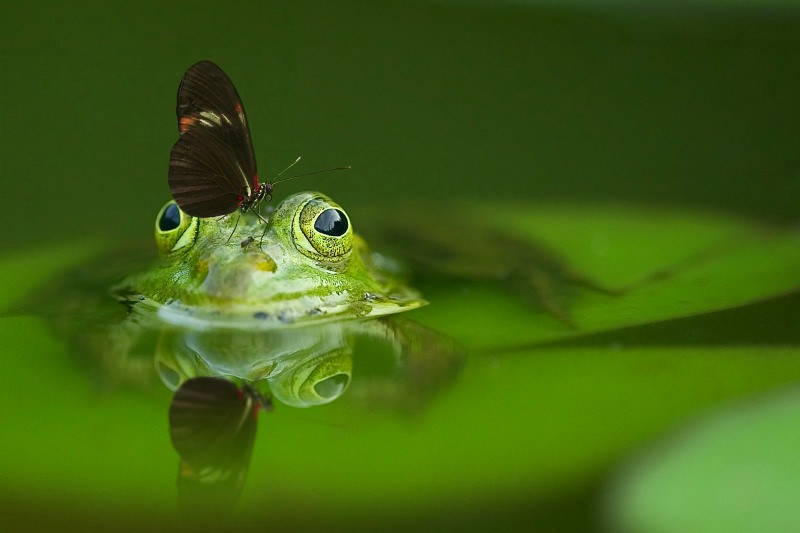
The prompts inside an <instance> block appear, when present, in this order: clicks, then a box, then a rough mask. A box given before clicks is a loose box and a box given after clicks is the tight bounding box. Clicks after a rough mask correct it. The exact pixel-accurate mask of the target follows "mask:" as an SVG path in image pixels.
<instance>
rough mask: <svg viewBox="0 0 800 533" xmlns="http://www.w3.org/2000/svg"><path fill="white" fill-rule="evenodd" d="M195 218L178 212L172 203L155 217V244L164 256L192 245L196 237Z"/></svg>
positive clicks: (168, 203)
mask: <svg viewBox="0 0 800 533" xmlns="http://www.w3.org/2000/svg"><path fill="white" fill-rule="evenodd" d="M197 224H198V221H197V219H196V218H193V217H190V216H189V215H187V214H186V213H184V212H183V211H181V210H180V208H179V207H178V206H177V204H175V202H174V201H170V202H167V203H166V204H165V205H164V207H162V208H161V211H159V212H158V215H157V216H156V228H155V229H156V244H157V245H158V249H159V251H160V252H161V253H162V254H164V255H166V254H169V253H172V252H174V251H177V250H180V249H181V248H185V247H187V246H190V245H191V244H194V240H195V237H196V236H197Z"/></svg>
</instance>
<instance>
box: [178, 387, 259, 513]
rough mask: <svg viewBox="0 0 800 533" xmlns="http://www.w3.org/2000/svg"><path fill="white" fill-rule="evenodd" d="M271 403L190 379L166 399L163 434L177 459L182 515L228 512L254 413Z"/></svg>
mask: <svg viewBox="0 0 800 533" xmlns="http://www.w3.org/2000/svg"><path fill="white" fill-rule="evenodd" d="M261 410H267V411H271V410H272V403H271V402H270V401H269V400H268V399H265V398H264V397H263V396H262V395H261V394H260V393H259V392H258V391H257V390H255V389H254V388H253V387H251V386H250V385H244V386H243V387H242V388H239V387H238V386H236V385H235V384H234V383H232V382H230V381H228V380H226V379H222V378H213V377H200V378H192V379H189V380H187V381H186V382H184V383H183V384H182V385H181V386H180V388H178V390H177V391H175V395H174V396H173V397H172V403H171V404H170V408H169V431H170V437H171V439H172V446H173V448H175V451H176V452H178V455H180V467H179V470H178V501H179V504H180V507H181V508H182V509H183V511H184V512H186V513H187V515H191V516H201V515H216V516H224V515H227V514H229V513H230V512H231V511H232V510H233V507H234V505H235V503H236V500H237V499H238V497H239V494H241V491H242V488H243V486H244V481H245V478H246V477H247V470H248V468H249V466H250V457H251V456H252V453H253V444H254V442H255V436H256V425H257V419H258V413H259V411H261Z"/></svg>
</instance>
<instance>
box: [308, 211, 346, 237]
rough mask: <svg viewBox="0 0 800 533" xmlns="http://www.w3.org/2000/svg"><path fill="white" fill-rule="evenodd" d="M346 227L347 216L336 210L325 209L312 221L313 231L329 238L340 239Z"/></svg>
mask: <svg viewBox="0 0 800 533" xmlns="http://www.w3.org/2000/svg"><path fill="white" fill-rule="evenodd" d="M348 227H349V223H348V222H347V215H345V214H344V213H342V212H341V211H339V210H338V209H326V210H325V211H323V212H322V213H320V214H319V216H317V220H315V221H314V229H315V230H317V231H318V232H320V233H322V234H324V235H328V236H330V237H341V236H342V235H344V234H345V233H347V228H348Z"/></svg>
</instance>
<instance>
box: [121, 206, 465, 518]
mask: <svg viewBox="0 0 800 533" xmlns="http://www.w3.org/2000/svg"><path fill="white" fill-rule="evenodd" d="M262 233H263V238H260V237H259V235H261V234H262ZM155 234H156V241H157V245H158V248H159V251H160V253H161V256H162V262H161V264H160V265H158V266H157V267H156V268H155V269H153V270H151V271H148V272H144V273H140V274H135V275H133V276H130V277H128V278H127V279H125V280H124V281H123V282H122V283H121V284H119V285H118V286H117V287H116V288H115V293H116V295H117V297H118V298H119V299H120V300H122V301H123V302H125V303H126V304H127V305H128V307H129V309H130V313H129V315H128V317H127V320H125V321H124V322H123V323H122V324H120V325H119V327H118V328H117V329H116V330H112V332H111V334H112V339H111V340H112V341H117V342H116V344H117V348H116V350H117V352H118V353H119V354H120V355H121V356H123V357H119V358H117V365H118V366H117V371H118V373H125V374H127V373H128V372H129V371H130V370H133V368H134V366H135V365H141V362H142V361H144V360H145V359H144V358H142V357H132V355H134V354H132V353H130V352H133V351H134V348H133V347H137V348H139V347H141V346H142V344H143V343H142V342H141V340H142V339H143V338H145V335H146V334H147V332H155V335H156V339H155V342H154V343H153V344H154V346H153V347H152V348H150V349H146V351H149V352H150V354H151V357H152V354H153V353H155V366H156V368H157V371H158V375H159V377H160V378H161V379H162V381H163V382H164V383H165V384H166V385H167V386H168V387H169V388H171V389H173V390H175V391H177V392H176V396H175V398H176V400H175V401H174V402H173V409H172V410H171V433H172V437H173V444H174V445H175V449H176V450H177V451H178V452H179V453H180V455H181V467H180V470H179V485H178V486H179V492H180V494H179V498H180V500H181V502H182V505H183V506H184V507H188V510H189V512H190V513H197V512H200V511H203V510H204V511H210V510H212V509H213V512H218V511H219V512H224V511H225V509H220V507H226V506H228V507H229V506H231V505H232V504H233V502H235V500H236V496H237V495H238V493H239V491H241V488H242V484H243V482H244V478H245V475H246V471H247V468H248V465H249V457H250V453H251V451H252V439H253V438H254V435H255V424H254V422H253V421H252V420H251V419H249V418H248V417H247V416H246V414H247V413H248V412H249V411H248V408H247V405H248V404H246V403H242V402H243V401H244V400H237V395H236V394H235V388H234V389H230V388H226V387H225V386H222V385H217V384H215V382H214V381H208V379H209V378H224V379H226V380H232V381H233V382H234V383H237V384H238V383H241V384H242V389H241V390H242V391H246V390H250V391H257V390H260V392H264V393H265V394H267V395H269V396H271V397H273V398H275V399H276V400H277V401H278V402H279V403H280V404H283V405H288V406H292V407H311V406H314V405H320V404H324V403H328V402H331V401H333V400H336V399H337V398H340V397H341V396H343V395H344V393H345V391H347V392H348V395H347V396H348V400H349V401H350V402H351V403H355V404H358V403H362V404H366V405H367V406H369V407H370V408H375V407H388V408H390V409H393V410H400V411H403V412H406V413H413V412H415V411H418V410H420V409H421V408H422V407H424V405H425V404H426V403H427V401H428V400H429V398H430V397H431V396H432V395H433V394H434V393H435V392H436V391H438V390H440V389H441V388H442V387H444V386H445V385H447V384H448V383H450V382H452V380H453V378H454V377H455V375H457V373H458V371H459V370H460V368H461V366H462V363H463V360H464V357H463V355H464V354H463V352H462V351H461V350H460V349H459V348H458V347H457V346H456V345H455V343H453V342H452V341H451V340H450V339H447V338H446V337H444V336H442V335H440V334H438V333H436V332H434V331H432V330H429V329H428V328H425V327H424V326H421V325H419V324H416V323H414V322H412V321H410V320H403V319H400V318H397V317H394V316H389V315H394V314H397V313H400V312H403V311H407V310H411V309H415V308H417V307H419V306H421V305H424V304H425V303H426V302H425V301H424V300H422V299H421V298H420V297H419V296H418V294H417V293H416V292H415V291H414V290H412V289H411V288H409V287H407V286H405V284H404V283H403V282H402V279H401V277H400V276H399V275H398V271H397V270H396V269H392V268H391V266H392V265H393V263H392V262H391V261H389V260H387V259H385V258H383V257H382V256H380V255H377V254H373V253H371V252H370V250H369V248H368V247H367V245H366V243H365V242H364V241H363V240H362V239H361V238H360V237H359V236H358V235H356V234H355V233H354V232H353V227H352V224H351V223H350V220H349V218H348V216H347V214H346V213H345V212H344V210H343V209H342V208H341V207H340V206H338V205H337V204H336V203H334V202H333V201H332V200H330V199H329V198H327V197H326V196H324V195H322V194H319V193H310V192H306V193H300V194H296V195H293V196H291V197H289V198H287V199H286V200H284V201H283V202H282V203H281V204H280V205H279V206H278V207H277V208H276V209H275V211H274V212H273V213H272V214H271V215H270V216H269V220H268V223H267V225H266V227H264V226H263V224H262V223H261V222H260V221H259V219H257V218H256V217H251V216H242V217H241V218H240V219H238V215H236V214H234V215H229V216H225V217H221V218H193V217H189V216H187V215H186V214H185V213H183V212H182V211H181V210H180V209H179V208H178V207H177V206H176V205H175V203H174V202H169V203H167V204H166V205H165V206H164V207H163V208H162V209H161V211H160V212H159V214H158V216H157V217H156V227H155ZM253 236H255V237H253ZM137 337H138V338H137ZM364 337H371V338H373V339H376V338H377V339H378V340H379V341H382V342H379V343H378V344H375V343H373V344H372V345H369V344H367V349H366V350H364V349H361V348H360V347H361V346H362V345H361V344H359V349H355V344H356V341H358V340H359V339H363V338H364ZM114 344H115V343H114V342H112V343H111V345H114ZM367 352H368V353H367ZM387 358H388V359H390V360H391V361H392V363H391V364H388V365H387V364H386V363H385V361H386V359H387ZM148 359H150V361H152V358H148ZM354 359H355V360H356V361H357V362H358V365H357V366H358V368H357V371H358V374H357V376H356V378H355V379H354V380H353V379H352V374H353V367H354ZM381 359H383V362H380V360H381ZM140 368H141V366H140ZM149 368H150V371H149V372H148V371H147V370H146V369H144V368H141V370H142V371H143V372H142V373H143V374H144V373H148V374H150V373H151V372H152V362H151V363H150V366H149ZM193 378H199V379H200V381H198V380H197V379H193ZM203 380H205V381H203ZM187 387H188V388H187ZM226 391H227V392H226ZM230 391H234V392H233V393H232V392H230ZM247 397H248V395H247V394H245V395H244V396H242V395H239V398H244V399H247ZM176 402H177V403H176ZM256 404H258V402H256ZM173 420H178V421H179V422H178V423H174V424H173ZM192 435H200V436H201V437H198V438H195V437H193V436H192ZM203 436H204V437H203Z"/></svg>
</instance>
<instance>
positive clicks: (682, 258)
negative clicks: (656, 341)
mask: <svg viewBox="0 0 800 533" xmlns="http://www.w3.org/2000/svg"><path fill="white" fill-rule="evenodd" d="M471 213H472V215H471V216H472V217H473V218H474V219H477V220H479V221H480V222H481V223H482V224H484V225H485V227H487V228H489V229H490V230H491V231H496V232H505V234H512V235H514V236H515V237H516V238H518V239H519V240H521V241H522V242H526V241H527V242H529V243H531V246H534V245H535V246H540V245H543V246H545V247H546V248H548V249H550V250H552V251H553V252H554V253H555V254H556V255H557V256H559V257H560V258H561V259H562V260H563V261H564V263H565V264H566V265H567V266H568V267H569V268H570V269H571V270H573V271H576V272H578V273H580V274H582V275H584V276H585V277H587V278H588V279H590V280H591V281H592V282H594V283H596V284H597V285H600V286H603V287H607V288H610V289H619V290H620V293H619V295H616V296H613V295H608V294H602V293H600V292H598V291H595V290H591V289H588V288H583V287H574V288H573V289H572V290H571V291H570V294H568V295H567V297H566V305H567V307H568V309H569V312H570V314H571V315H572V317H573V318H574V325H570V324H566V323H564V321H561V320H558V319H557V318H555V317H553V316H550V315H548V314H547V313H546V312H544V311H543V310H539V309H535V308H532V307H531V306H529V305H526V304H525V303H524V302H523V301H522V300H521V299H520V298H518V297H515V295H514V294H511V292H510V291H507V292H502V291H498V290H497V289H498V287H501V286H502V282H487V281H458V280H444V281H442V280H435V282H430V283H425V281H424V279H423V281H422V283H421V285H422V286H421V289H422V290H423V294H425V296H426V298H427V299H428V300H429V301H430V302H431V305H430V306H429V307H427V308H425V309H423V310H421V311H419V312H418V313H416V316H417V317H418V318H419V319H421V320H422V321H423V322H425V323H427V324H428V325H431V326H433V327H437V328H440V329H442V330H443V331H446V332H447V333H448V334H450V335H452V336H454V337H456V338H457V339H458V340H460V341H462V342H463V343H464V344H465V345H467V346H469V347H471V348H473V349H479V350H488V349H497V348H508V347H513V346H520V345H525V344H530V343H539V342H544V341H553V340H558V339H564V338H569V337H574V336H577V335H585V334H588V333H596V332H601V331H607V330H611V329H616V328H621V327H628V326H633V325H639V324H647V323H652V322H658V321H663V320H668V319H673V318H678V317H686V316H691V315H697V314H701V313H708V312H712V311H718V310H722V309H728V308H732V307H738V306H742V305H746V304H750V303H753V302H757V301H761V300H765V299H768V298H771V297H774V296H778V295H782V294H787V293H790V292H794V291H796V290H798V289H799V288H800V232H797V231H789V230H784V229H780V228H774V227H770V226H766V225H763V224H760V223H757V222H754V221H748V220H743V219H740V218H737V217H733V216H728V215H724V214H721V213H702V212H692V211H684V210H667V209H647V210H645V209H642V208H640V207H639V208H634V207H625V206H603V205H583V206H575V205H563V206H552V205H550V206H536V205H530V204H511V205H508V206H505V207H503V208H502V209H500V208H493V207H491V206H484V207H483V208H479V209H475V208H473V209H472V211H471Z"/></svg>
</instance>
